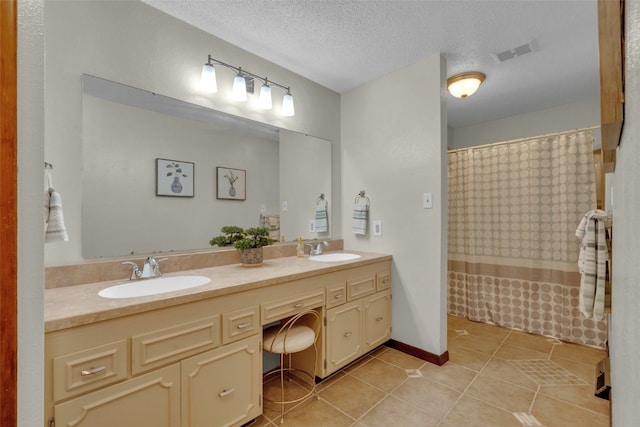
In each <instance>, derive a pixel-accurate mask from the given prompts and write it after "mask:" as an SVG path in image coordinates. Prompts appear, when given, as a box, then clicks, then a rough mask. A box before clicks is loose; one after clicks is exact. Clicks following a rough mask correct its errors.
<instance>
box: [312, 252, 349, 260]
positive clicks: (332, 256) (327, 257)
mask: <svg viewBox="0 0 640 427" xmlns="http://www.w3.org/2000/svg"><path fill="white" fill-rule="evenodd" d="M358 258H360V255H358V254H348V253H344V252H337V253H333V254H332V253H329V254H322V255H313V256H310V257H309V259H310V260H311V261H320V262H338V261H351V260H352V259H358Z"/></svg>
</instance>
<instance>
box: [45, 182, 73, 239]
mask: <svg viewBox="0 0 640 427" xmlns="http://www.w3.org/2000/svg"><path fill="white" fill-rule="evenodd" d="M47 193H48V194H47ZM47 193H45V211H48V212H45V214H46V215H45V216H46V222H47V231H46V233H45V235H44V241H45V242H55V241H63V242H67V241H69V235H68V234H67V229H66V228H65V226H64V215H63V214H62V197H61V196H60V193H58V192H57V191H55V190H54V189H53V187H49V190H48V192H47ZM46 195H48V196H49V197H46Z"/></svg>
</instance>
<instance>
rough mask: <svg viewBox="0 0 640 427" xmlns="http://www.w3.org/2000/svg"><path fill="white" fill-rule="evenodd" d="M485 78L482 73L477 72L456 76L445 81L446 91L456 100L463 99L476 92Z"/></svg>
mask: <svg viewBox="0 0 640 427" xmlns="http://www.w3.org/2000/svg"><path fill="white" fill-rule="evenodd" d="M485 77H486V76H485V75H484V73H481V72H479V71H471V72H468V73H460V74H456V75H455V76H451V77H449V78H448V79H447V89H448V90H449V93H451V95H453V96H455V97H456V98H462V99H465V98H466V97H468V96H471V95H473V94H474V93H475V91H476V90H478V88H479V87H480V84H481V83H482V82H483V81H484V79H485Z"/></svg>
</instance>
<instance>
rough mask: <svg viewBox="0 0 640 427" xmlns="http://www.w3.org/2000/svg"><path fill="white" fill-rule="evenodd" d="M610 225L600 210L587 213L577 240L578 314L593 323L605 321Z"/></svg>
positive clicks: (608, 219)
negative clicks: (578, 270) (579, 241)
mask: <svg viewBox="0 0 640 427" xmlns="http://www.w3.org/2000/svg"><path fill="white" fill-rule="evenodd" d="M609 224H610V218H609V217H608V215H607V213H606V212H604V211H601V210H593V211H589V212H587V213H586V214H585V215H584V217H583V218H582V220H581V221H580V224H579V225H578V228H577V229H576V237H578V238H579V239H582V244H581V246H580V255H579V258H578V267H579V269H580V274H581V278H580V294H579V308H580V312H581V313H582V314H583V315H584V316H585V317H587V318H589V317H591V316H593V318H594V319H595V320H602V318H603V317H604V304H605V284H606V278H607V264H608V262H609V249H608V243H607V235H606V228H607V226H608V225H609Z"/></svg>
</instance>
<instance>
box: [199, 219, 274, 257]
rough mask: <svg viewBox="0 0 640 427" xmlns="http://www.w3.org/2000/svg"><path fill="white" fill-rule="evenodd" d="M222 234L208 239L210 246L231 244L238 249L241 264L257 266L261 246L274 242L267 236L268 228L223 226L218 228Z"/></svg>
mask: <svg viewBox="0 0 640 427" xmlns="http://www.w3.org/2000/svg"><path fill="white" fill-rule="evenodd" d="M220 231H222V234H221V235H220V236H217V237H214V238H212V239H211V240H210V241H209V244H210V245H211V246H214V245H218V246H231V245H233V247H234V248H236V249H238V250H239V251H240V260H241V262H242V265H244V266H247V267H258V266H260V265H261V264H262V259H263V256H262V247H263V246H267V245H270V244H272V243H273V242H274V240H273V239H271V237H269V229H267V228H265V227H252V228H247V229H243V228H241V227H236V226H225V227H222V229H221V230H220Z"/></svg>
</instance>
